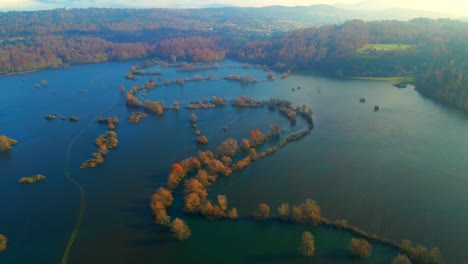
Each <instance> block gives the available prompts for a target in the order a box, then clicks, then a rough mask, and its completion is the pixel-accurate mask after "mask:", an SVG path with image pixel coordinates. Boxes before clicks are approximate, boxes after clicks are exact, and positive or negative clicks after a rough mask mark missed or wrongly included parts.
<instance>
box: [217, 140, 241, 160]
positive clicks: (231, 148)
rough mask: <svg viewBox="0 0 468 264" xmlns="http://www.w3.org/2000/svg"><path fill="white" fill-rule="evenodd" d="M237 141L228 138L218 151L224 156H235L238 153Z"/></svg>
mask: <svg viewBox="0 0 468 264" xmlns="http://www.w3.org/2000/svg"><path fill="white" fill-rule="evenodd" d="M237 149H238V147H237V140H235V139H233V138H228V139H226V141H224V142H223V143H222V144H221V145H220V146H219V147H218V149H217V150H216V152H217V153H218V154H219V155H222V156H234V155H235V154H236V153H237Z"/></svg>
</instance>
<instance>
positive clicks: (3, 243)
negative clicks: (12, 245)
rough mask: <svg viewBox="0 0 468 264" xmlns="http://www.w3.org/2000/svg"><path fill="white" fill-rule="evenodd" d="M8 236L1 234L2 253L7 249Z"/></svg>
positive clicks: (0, 249)
mask: <svg viewBox="0 0 468 264" xmlns="http://www.w3.org/2000/svg"><path fill="white" fill-rule="evenodd" d="M7 242H8V238H7V237H6V236H4V235H2V234H0V253H1V252H3V251H4V250H5V249H6V246H7Z"/></svg>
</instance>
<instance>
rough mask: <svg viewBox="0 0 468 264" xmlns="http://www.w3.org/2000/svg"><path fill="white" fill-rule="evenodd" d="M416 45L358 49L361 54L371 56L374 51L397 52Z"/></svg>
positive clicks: (377, 45) (389, 45) (391, 45)
mask: <svg viewBox="0 0 468 264" xmlns="http://www.w3.org/2000/svg"><path fill="white" fill-rule="evenodd" d="M413 46H414V45H407V44H367V45H365V46H364V47H362V48H360V49H357V52H358V53H359V54H369V53H371V52H372V51H395V50H401V51H403V50H406V49H409V48H411V47H413Z"/></svg>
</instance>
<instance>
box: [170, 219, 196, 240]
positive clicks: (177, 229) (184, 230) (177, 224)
mask: <svg viewBox="0 0 468 264" xmlns="http://www.w3.org/2000/svg"><path fill="white" fill-rule="evenodd" d="M171 231H172V233H173V234H174V236H175V237H176V238H177V239H178V240H185V239H188V238H189V237H190V236H191V235H192V231H190V228H189V227H188V225H187V224H186V223H185V222H184V220H182V219H180V218H176V219H174V221H172V224H171Z"/></svg>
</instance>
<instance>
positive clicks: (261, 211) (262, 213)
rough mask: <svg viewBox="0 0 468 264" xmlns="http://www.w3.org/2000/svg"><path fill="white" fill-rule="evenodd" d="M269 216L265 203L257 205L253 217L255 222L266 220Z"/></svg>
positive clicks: (268, 209)
mask: <svg viewBox="0 0 468 264" xmlns="http://www.w3.org/2000/svg"><path fill="white" fill-rule="evenodd" d="M269 216H270V207H269V206H268V205H267V204H266V203H261V204H259V205H258V208H257V210H256V211H255V213H254V217H255V219H257V220H267V219H268V217H269Z"/></svg>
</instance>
